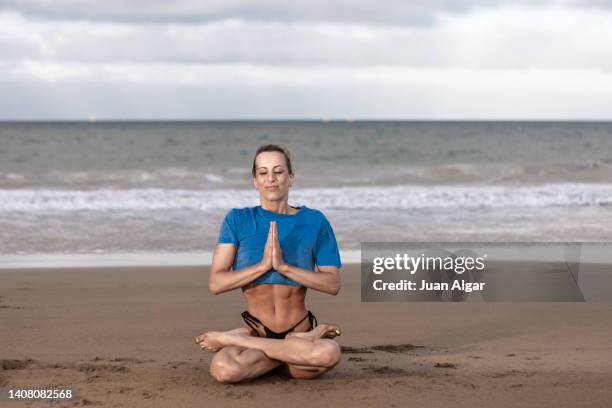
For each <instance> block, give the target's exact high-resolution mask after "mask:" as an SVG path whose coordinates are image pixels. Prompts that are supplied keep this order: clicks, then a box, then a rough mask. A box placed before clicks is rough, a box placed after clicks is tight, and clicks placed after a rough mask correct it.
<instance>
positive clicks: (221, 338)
mask: <svg viewBox="0 0 612 408" xmlns="http://www.w3.org/2000/svg"><path fill="white" fill-rule="evenodd" d="M251 332H252V330H251V329H249V328H247V327H240V328H238V329H233V330H228V331H208V332H205V333H202V334H200V335H199V336H197V337H196V338H195V342H196V343H197V344H198V345H199V346H200V347H201V348H203V349H204V350H206V351H210V352H212V353H216V352H217V351H219V350H221V349H222V348H223V347H225V346H227V345H230V343H231V338H232V336H250V335H251ZM340 333H341V332H340V327H338V326H337V325H335V324H327V323H321V324H320V325H318V326H317V327H315V328H314V329H312V330H310V331H307V332H291V333H289V334H287V337H286V338H287V339H291V338H299V339H304V340H309V341H315V340H317V339H323V338H328V339H333V338H334V337H337V336H339V335H340Z"/></svg>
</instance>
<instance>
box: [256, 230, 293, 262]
mask: <svg viewBox="0 0 612 408" xmlns="http://www.w3.org/2000/svg"><path fill="white" fill-rule="evenodd" d="M259 264H260V265H261V267H262V268H263V269H264V270H265V271H266V272H267V271H269V270H270V269H272V268H274V269H275V270H276V271H278V272H280V273H282V272H283V271H284V270H285V269H286V267H287V266H288V265H287V264H286V263H285V261H284V260H283V250H282V249H281V246H280V242H279V241H278V229H277V228H276V221H270V230H269V231H268V239H267V241H266V246H265V247H264V252H263V257H262V259H261V262H260V263H259Z"/></svg>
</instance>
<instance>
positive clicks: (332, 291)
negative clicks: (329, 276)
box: [327, 282, 340, 296]
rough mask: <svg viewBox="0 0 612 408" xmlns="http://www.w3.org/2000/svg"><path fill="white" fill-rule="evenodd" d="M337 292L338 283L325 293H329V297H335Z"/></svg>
mask: <svg viewBox="0 0 612 408" xmlns="http://www.w3.org/2000/svg"><path fill="white" fill-rule="evenodd" d="M338 292H340V282H338V283H335V284H334V285H332V286H331V287H330V288H329V291H328V292H327V293H329V294H330V295H334V296H336V295H337V294H338Z"/></svg>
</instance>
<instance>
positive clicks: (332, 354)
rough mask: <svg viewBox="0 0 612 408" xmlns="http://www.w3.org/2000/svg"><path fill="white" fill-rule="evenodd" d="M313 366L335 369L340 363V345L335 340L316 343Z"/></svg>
mask: <svg viewBox="0 0 612 408" xmlns="http://www.w3.org/2000/svg"><path fill="white" fill-rule="evenodd" d="M314 344H315V345H316V347H315V348H314V350H313V354H312V359H311V364H312V365H314V366H317V367H329V368H331V367H333V366H335V365H336V364H338V362H339V361H340V356H341V351H340V345H339V344H338V343H336V342H335V341H334V340H327V339H321V340H317V341H315V343H314Z"/></svg>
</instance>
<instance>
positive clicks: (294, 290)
mask: <svg viewBox="0 0 612 408" xmlns="http://www.w3.org/2000/svg"><path fill="white" fill-rule="evenodd" d="M242 292H243V293H244V297H245V299H246V303H247V310H248V311H249V313H250V314H252V315H253V316H255V317H256V318H258V319H259V320H260V321H261V322H262V323H263V324H265V325H266V326H268V328H269V329H270V330H273V331H275V332H277V333H280V332H283V331H285V330H287V329H289V328H290V327H292V326H293V325H294V324H296V323H297V322H299V321H300V320H302V319H303V318H304V316H306V314H307V313H308V310H307V309H306V304H305V299H306V288H305V287H303V286H299V287H298V286H289V285H279V284H269V283H251V284H249V285H246V286H244V287H243V288H242ZM309 326H310V324H309V322H308V319H305V320H304V321H303V322H301V323H300V324H299V325H298V326H297V327H296V328H295V329H294V330H295V331H298V332H302V331H306V330H308V328H309ZM261 334H264V331H263V330H261Z"/></svg>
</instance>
